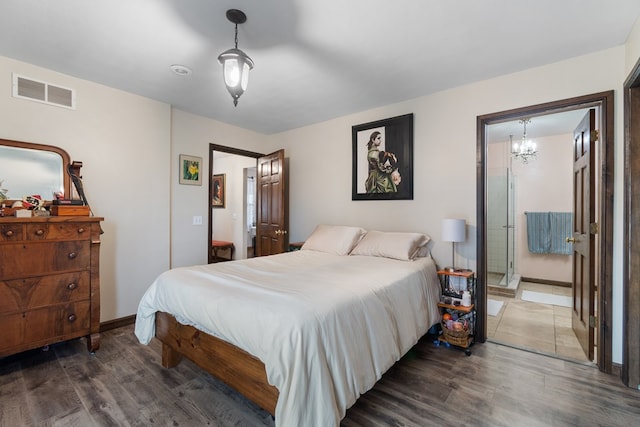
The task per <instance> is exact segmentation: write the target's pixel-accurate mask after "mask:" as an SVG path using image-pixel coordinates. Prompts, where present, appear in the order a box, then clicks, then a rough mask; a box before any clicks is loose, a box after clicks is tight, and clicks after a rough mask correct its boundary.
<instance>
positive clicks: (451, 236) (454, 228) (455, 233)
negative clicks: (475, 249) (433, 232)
mask: <svg viewBox="0 0 640 427" xmlns="http://www.w3.org/2000/svg"><path fill="white" fill-rule="evenodd" d="M465 228H466V226H465V221H464V219H443V220H442V241H443V242H464V240H465V237H466V236H465V234H466V233H465V231H466V230H465Z"/></svg>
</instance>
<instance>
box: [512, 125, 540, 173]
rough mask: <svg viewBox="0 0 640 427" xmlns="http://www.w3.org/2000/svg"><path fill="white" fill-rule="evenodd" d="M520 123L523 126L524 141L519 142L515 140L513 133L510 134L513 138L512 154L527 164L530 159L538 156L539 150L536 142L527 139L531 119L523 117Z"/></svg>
mask: <svg viewBox="0 0 640 427" xmlns="http://www.w3.org/2000/svg"><path fill="white" fill-rule="evenodd" d="M520 123H522V126H523V132H522V142H521V143H519V144H518V143H517V142H513V135H510V136H509V138H510V140H511V155H512V156H513V157H515V158H516V159H520V160H521V161H522V163H524V164H527V163H529V160H531V159H532V158H534V157H535V156H536V154H537V153H538V150H536V143H535V142H533V141H531V140H530V139H527V123H531V119H522V120H520Z"/></svg>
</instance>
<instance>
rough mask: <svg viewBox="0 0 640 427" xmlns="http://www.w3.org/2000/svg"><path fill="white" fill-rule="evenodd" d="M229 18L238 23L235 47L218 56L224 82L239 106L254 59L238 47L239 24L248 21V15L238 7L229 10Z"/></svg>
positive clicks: (234, 103) (234, 101)
mask: <svg viewBox="0 0 640 427" xmlns="http://www.w3.org/2000/svg"><path fill="white" fill-rule="evenodd" d="M227 19H228V20H229V21H231V22H232V23H233V24H235V25H236V37H235V43H236V45H235V47H234V48H231V49H229V50H226V51H224V52H222V53H221V54H220V56H218V61H220V64H222V73H223V75H224V84H225V85H226V86H227V90H228V91H229V93H230V94H231V97H232V98H233V105H234V106H238V98H240V95H242V94H243V93H244V91H245V90H247V84H248V83H249V71H251V69H253V61H252V60H251V58H249V57H248V56H247V54H246V53H244V52H243V51H241V50H240V49H238V24H243V23H244V22H246V21H247V15H245V14H244V12H242V11H241V10H238V9H229V10H227Z"/></svg>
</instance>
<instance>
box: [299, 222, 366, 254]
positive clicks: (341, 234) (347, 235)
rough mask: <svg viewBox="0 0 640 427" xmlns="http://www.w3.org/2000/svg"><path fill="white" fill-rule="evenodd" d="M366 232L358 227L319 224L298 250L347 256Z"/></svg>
mask: <svg viewBox="0 0 640 427" xmlns="http://www.w3.org/2000/svg"><path fill="white" fill-rule="evenodd" d="M366 232H367V231H366V230H365V229H364V228H360V227H347V226H344V225H326V224H320V225H318V226H317V227H316V229H315V230H313V233H311V236H309V238H308V239H307V240H306V241H305V242H304V244H303V245H302V248H300V249H301V250H303V249H307V250H313V251H319V252H328V253H330V254H337V255H349V252H351V250H352V249H353V247H354V246H355V245H356V243H358V242H359V241H360V239H361V238H362V236H363V235H364V233H366Z"/></svg>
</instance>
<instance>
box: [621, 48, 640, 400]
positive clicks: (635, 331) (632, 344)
mask: <svg viewBox="0 0 640 427" xmlns="http://www.w3.org/2000/svg"><path fill="white" fill-rule="evenodd" d="M639 180H640V60H638V61H637V62H636V64H635V66H634V68H633V70H632V71H631V73H629V77H627V79H626V80H625V82H624V209H623V211H624V213H623V226H622V229H623V235H624V237H623V245H622V248H623V249H622V250H623V251H624V253H623V255H622V257H623V262H622V263H623V267H622V270H623V271H622V300H623V301H624V302H623V304H624V310H623V314H622V316H623V317H622V322H623V325H622V372H621V373H620V378H621V379H622V382H623V383H624V384H625V385H627V386H629V387H632V388H635V389H637V388H639V387H640V259H638V253H640V241H638V239H637V237H638V233H640V213H639V211H638V204H639V203H640V184H638V182H639Z"/></svg>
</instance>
